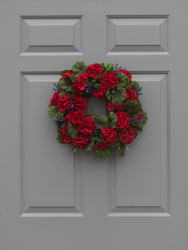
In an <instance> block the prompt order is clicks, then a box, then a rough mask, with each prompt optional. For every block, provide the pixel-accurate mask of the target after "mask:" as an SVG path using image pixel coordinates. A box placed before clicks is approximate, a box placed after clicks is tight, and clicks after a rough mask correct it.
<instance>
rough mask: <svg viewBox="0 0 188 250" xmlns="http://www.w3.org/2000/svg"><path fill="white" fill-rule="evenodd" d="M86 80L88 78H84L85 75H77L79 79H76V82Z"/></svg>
mask: <svg viewBox="0 0 188 250" xmlns="http://www.w3.org/2000/svg"><path fill="white" fill-rule="evenodd" d="M87 80H88V78H87V76H85V75H79V77H78V81H84V82H85V81H87Z"/></svg>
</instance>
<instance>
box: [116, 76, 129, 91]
mask: <svg viewBox="0 0 188 250" xmlns="http://www.w3.org/2000/svg"><path fill="white" fill-rule="evenodd" d="M117 78H118V81H119V83H118V84H117V89H118V90H121V89H123V88H126V87H128V83H127V80H126V78H127V76H126V75H125V74H123V73H122V72H119V73H117Z"/></svg>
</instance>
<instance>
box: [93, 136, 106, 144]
mask: <svg viewBox="0 0 188 250" xmlns="http://www.w3.org/2000/svg"><path fill="white" fill-rule="evenodd" d="M93 139H94V140H95V141H97V142H99V143H102V142H103V141H104V139H103V138H100V137H99V136H98V135H95V136H93Z"/></svg>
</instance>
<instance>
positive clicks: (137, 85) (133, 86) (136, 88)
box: [128, 81, 140, 91]
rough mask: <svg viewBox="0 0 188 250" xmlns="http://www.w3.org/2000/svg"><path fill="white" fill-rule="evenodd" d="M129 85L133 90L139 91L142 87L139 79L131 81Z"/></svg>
mask: <svg viewBox="0 0 188 250" xmlns="http://www.w3.org/2000/svg"><path fill="white" fill-rule="evenodd" d="M128 87H129V88H131V89H132V90H133V91H137V90H138V89H139V88H140V86H139V84H138V82H137V81H132V82H131V83H129V86H128Z"/></svg>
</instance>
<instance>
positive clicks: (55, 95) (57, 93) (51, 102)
mask: <svg viewBox="0 0 188 250" xmlns="http://www.w3.org/2000/svg"><path fill="white" fill-rule="evenodd" d="M58 99H59V92H55V93H54V94H53V98H52V99H51V100H50V106H53V105H57V101H58Z"/></svg>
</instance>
